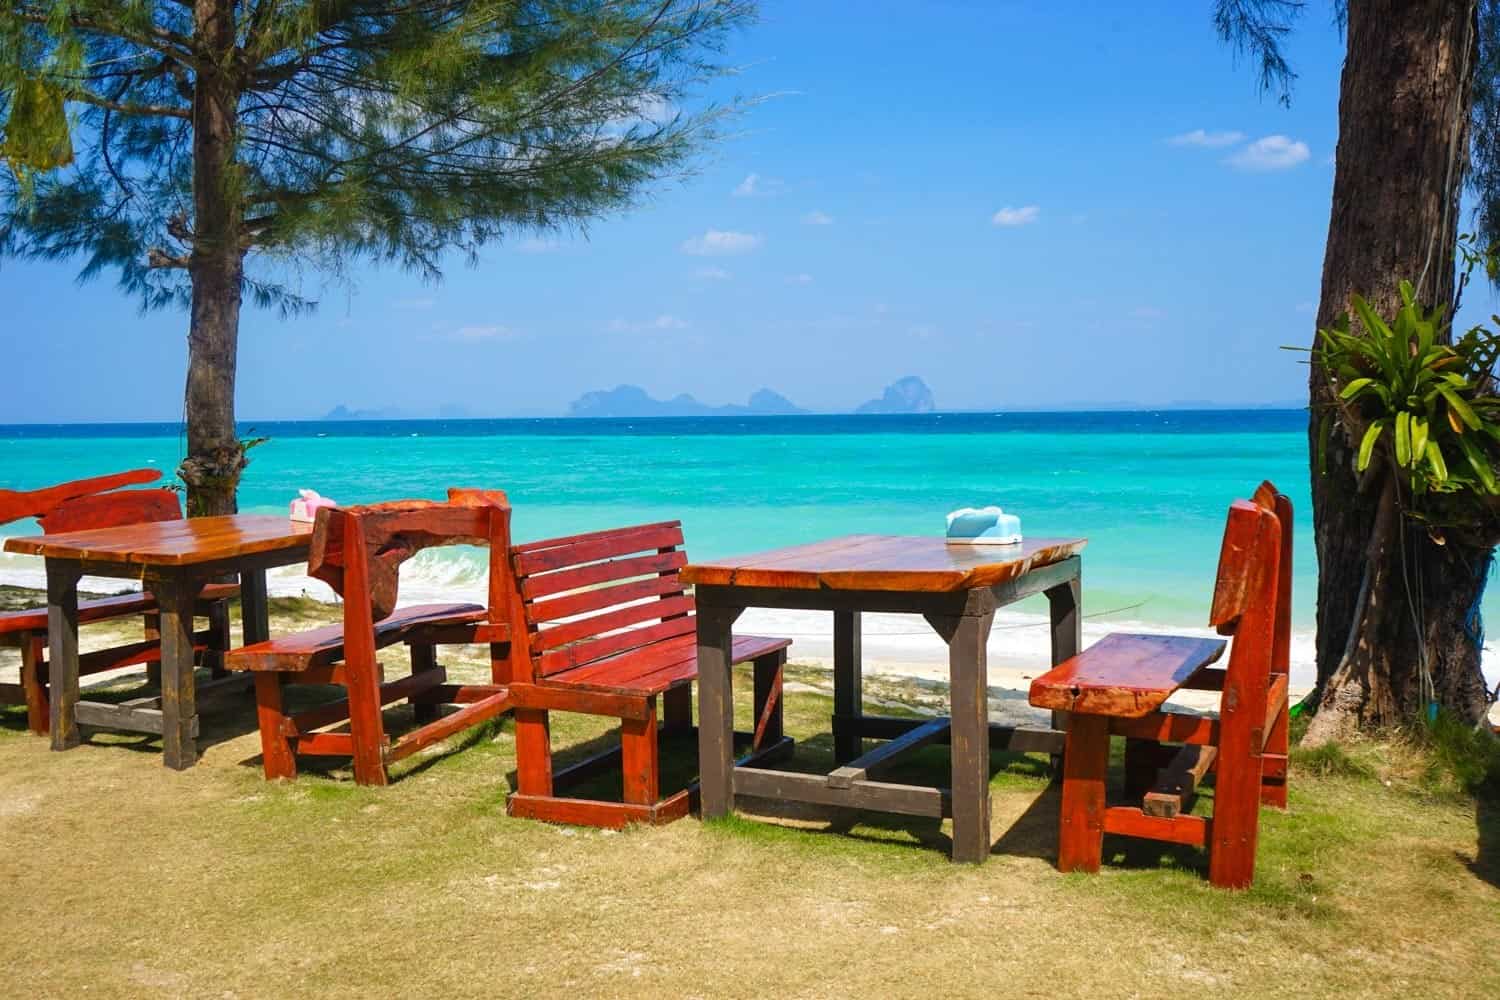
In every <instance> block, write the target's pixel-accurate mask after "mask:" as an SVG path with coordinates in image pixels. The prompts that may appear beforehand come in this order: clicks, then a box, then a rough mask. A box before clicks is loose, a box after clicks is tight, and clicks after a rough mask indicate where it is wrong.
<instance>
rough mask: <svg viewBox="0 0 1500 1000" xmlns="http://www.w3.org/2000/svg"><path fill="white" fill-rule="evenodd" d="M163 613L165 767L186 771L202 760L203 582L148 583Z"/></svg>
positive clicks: (167, 578) (177, 579)
mask: <svg viewBox="0 0 1500 1000" xmlns="http://www.w3.org/2000/svg"><path fill="white" fill-rule="evenodd" d="M146 583H147V586H148V587H150V589H151V592H152V593H153V594H155V595H156V603H157V607H158V608H160V609H161V749H162V763H163V764H165V765H166V766H167V767H170V768H171V769H172V770H174V771H185V770H187V769H188V768H190V767H192V766H193V764H195V763H196V762H197V760H198V744H197V740H196V739H195V738H194V737H193V727H194V723H195V722H196V720H197V718H198V709H197V704H196V688H195V686H194V677H193V605H194V602H195V600H196V598H197V596H198V591H199V590H200V589H201V581H197V580H191V579H184V578H182V577H180V576H176V575H172V576H165V577H159V578H155V579H151V580H148V581H146Z"/></svg>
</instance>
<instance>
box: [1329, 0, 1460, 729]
mask: <svg viewBox="0 0 1500 1000" xmlns="http://www.w3.org/2000/svg"><path fill="white" fill-rule="evenodd" d="M1477 32H1478V9H1477V4H1476V3H1475V2H1474V0H1363V2H1357V3H1351V4H1350V5H1349V21H1348V55H1347V58H1346V60H1345V63H1344V72H1343V79H1342V83H1341V87H1340V94H1339V142H1338V154H1337V163H1336V167H1335V172H1334V182H1333V211H1332V216H1331V218H1330V221H1329V227H1328V246H1327V250H1326V253H1325V256H1324V260H1323V289H1322V298H1321V302H1320V305H1319V309H1318V326H1319V327H1324V326H1331V325H1333V323H1334V322H1335V320H1336V319H1337V318H1338V317H1339V316H1340V315H1342V314H1343V313H1344V312H1346V311H1347V310H1348V309H1349V297H1350V295H1351V293H1358V294H1361V295H1363V296H1365V297H1366V298H1367V299H1368V300H1369V301H1370V302H1371V304H1372V305H1373V306H1374V308H1375V310H1376V312H1378V313H1380V314H1382V315H1386V316H1389V315H1393V314H1394V312H1395V311H1396V309H1397V308H1398V307H1399V305H1400V297H1399V293H1398V290H1397V289H1398V284H1399V283H1400V282H1401V281H1402V280H1403V279H1405V280H1410V281H1411V282H1412V283H1413V284H1414V285H1415V286H1416V290H1417V296H1418V298H1419V299H1421V300H1422V301H1424V302H1425V303H1427V304H1428V305H1433V304H1437V303H1448V304H1449V305H1450V307H1451V305H1452V302H1453V296H1454V284H1455V273H1454V272H1455V267H1454V259H1455V256H1456V246H1457V236H1458V218H1459V194H1460V191H1461V188H1462V185H1463V179H1464V167H1465V164H1466V162H1467V146H1468V122H1469V113H1470V110H1471V105H1472V86H1473V79H1474V64H1475V61H1476V58H1477V37H1478V35H1477ZM1310 390H1311V392H1310V394H1311V403H1312V410H1311V414H1312V417H1311V421H1310V426H1309V438H1310V440H1311V442H1312V444H1313V453H1314V454H1316V453H1317V448H1318V443H1319V438H1320V433H1321V431H1320V428H1321V423H1322V419H1323V415H1324V414H1325V413H1326V412H1328V407H1329V404H1330V403H1331V402H1332V400H1331V399H1330V397H1329V393H1328V389H1327V385H1326V382H1325V381H1324V379H1323V378H1322V377H1321V375H1320V373H1319V372H1318V371H1317V369H1316V368H1315V369H1314V372H1313V375H1312V378H1311V380H1310ZM1327 445H1328V447H1327V461H1326V469H1325V470H1320V469H1318V468H1314V469H1313V470H1312V495H1313V524H1314V533H1315V536H1316V544H1317V554H1318V638H1317V667H1318V692H1317V714H1316V716H1315V718H1314V720H1313V723H1312V725H1311V727H1310V728H1309V730H1308V739H1309V740H1310V741H1313V742H1320V741H1323V740H1327V739H1331V738H1336V737H1339V736H1342V735H1345V734H1346V733H1347V732H1348V731H1350V730H1351V729H1353V728H1355V727H1363V728H1378V727H1384V726H1392V725H1399V724H1401V723H1403V722H1407V721H1409V720H1411V719H1412V718H1413V717H1415V716H1417V715H1419V713H1421V712H1422V711H1423V709H1424V708H1425V707H1426V705H1427V704H1429V703H1430V701H1432V700H1436V701H1437V702H1438V704H1441V705H1443V706H1445V707H1447V708H1448V709H1450V710H1451V711H1453V712H1454V713H1456V714H1457V715H1459V716H1460V717H1462V718H1465V719H1468V720H1471V721H1472V720H1474V719H1477V718H1478V717H1479V716H1480V714H1481V713H1482V712H1483V711H1484V708H1485V697H1484V680H1483V676H1482V674H1481V673H1480V670H1479V655H1480V654H1479V644H1478V642H1477V641H1475V640H1474V639H1473V638H1471V637H1470V635H1469V634H1468V633H1467V632H1466V630H1465V627H1466V625H1473V624H1474V623H1475V622H1477V619H1472V620H1471V612H1472V614H1473V615H1477V605H1478V597H1479V595H1480V594H1481V593H1482V592H1483V590H1484V582H1485V576H1486V574H1487V571H1488V568H1489V552H1488V551H1487V550H1482V549H1478V548H1475V547H1473V546H1469V545H1466V544H1465V543H1464V542H1463V541H1462V540H1460V539H1455V538H1448V539H1445V540H1443V542H1444V543H1441V544H1440V543H1439V541H1438V540H1437V539H1435V538H1434V537H1433V536H1431V535H1430V534H1429V533H1428V532H1427V531H1425V530H1421V529H1419V528H1415V527H1413V526H1412V524H1411V523H1410V522H1409V521H1408V520H1407V519H1406V518H1405V517H1404V516H1403V514H1402V512H1401V510H1400V506H1401V495H1400V492H1399V489H1398V486H1397V484H1396V483H1395V482H1394V481H1393V480H1391V479H1390V477H1389V476H1388V474H1386V473H1385V472H1384V471H1382V470H1377V469H1375V467H1374V466H1372V470H1371V474H1370V475H1368V476H1367V477H1366V480H1365V481H1364V482H1363V483H1361V481H1360V479H1359V478H1358V477H1357V476H1356V474H1355V471H1354V448H1353V442H1352V441H1350V440H1348V439H1347V438H1346V437H1345V436H1344V435H1343V434H1341V433H1338V432H1337V431H1336V432H1335V433H1333V434H1331V435H1330V436H1329V439H1328V442H1327ZM1429 681H1430V685H1429Z"/></svg>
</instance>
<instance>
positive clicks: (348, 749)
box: [292, 733, 354, 757]
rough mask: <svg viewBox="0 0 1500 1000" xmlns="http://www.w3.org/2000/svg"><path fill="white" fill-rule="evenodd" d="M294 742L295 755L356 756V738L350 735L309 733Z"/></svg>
mask: <svg viewBox="0 0 1500 1000" xmlns="http://www.w3.org/2000/svg"><path fill="white" fill-rule="evenodd" d="M292 742H293V746H294V747H295V750H294V752H295V753H299V754H307V755H308V756H310V757H353V756H354V737H353V736H352V735H350V734H349V733H307V734H306V735H303V736H298V737H297V738H296V739H295V740H293V741H292Z"/></svg>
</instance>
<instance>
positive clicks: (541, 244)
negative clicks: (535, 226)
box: [516, 236, 562, 253]
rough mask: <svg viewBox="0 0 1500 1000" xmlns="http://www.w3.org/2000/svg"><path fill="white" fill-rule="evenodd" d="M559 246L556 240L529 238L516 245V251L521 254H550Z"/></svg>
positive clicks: (537, 237)
mask: <svg viewBox="0 0 1500 1000" xmlns="http://www.w3.org/2000/svg"><path fill="white" fill-rule="evenodd" d="M561 246H562V244H561V243H559V242H558V241H557V240H553V239H544V238H542V237H540V236H531V237H528V238H526V239H524V240H522V241H521V242H519V243H517V244H516V249H517V250H519V251H521V252H522V253H551V252H552V251H554V250H556V249H558V248H559V247H561Z"/></svg>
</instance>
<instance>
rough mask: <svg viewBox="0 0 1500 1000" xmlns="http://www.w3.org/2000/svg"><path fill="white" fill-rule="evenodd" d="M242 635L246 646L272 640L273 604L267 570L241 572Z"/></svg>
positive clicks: (243, 570)
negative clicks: (269, 593) (267, 584)
mask: <svg viewBox="0 0 1500 1000" xmlns="http://www.w3.org/2000/svg"><path fill="white" fill-rule="evenodd" d="M240 633H241V636H240V637H241V641H242V642H244V644H245V645H246V646H254V645H257V644H258V643H262V642H265V641H266V640H267V639H269V638H271V604H270V598H269V596H268V595H267V593H266V573H265V570H258V569H248V568H247V569H242V570H241V571H240Z"/></svg>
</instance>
